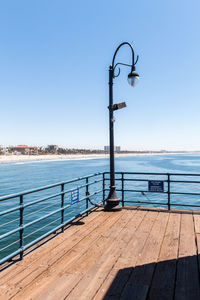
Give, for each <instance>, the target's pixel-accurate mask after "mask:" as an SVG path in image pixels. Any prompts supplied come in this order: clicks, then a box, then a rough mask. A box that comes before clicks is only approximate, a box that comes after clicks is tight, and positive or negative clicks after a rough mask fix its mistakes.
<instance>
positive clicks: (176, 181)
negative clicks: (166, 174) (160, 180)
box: [170, 179, 200, 183]
mask: <svg viewBox="0 0 200 300" xmlns="http://www.w3.org/2000/svg"><path fill="white" fill-rule="evenodd" d="M170 182H173V183H200V181H193V180H187V181H183V180H171V179H170Z"/></svg>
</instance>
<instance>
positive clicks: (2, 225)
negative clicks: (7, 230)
mask: <svg viewBox="0 0 200 300" xmlns="http://www.w3.org/2000/svg"><path fill="white" fill-rule="evenodd" d="M19 219H20V218H16V219H14V220H11V221H8V222H6V223H3V224H1V225H0V227H4V226H5V225H8V224H10V223H13V222H15V221H18V220H19Z"/></svg>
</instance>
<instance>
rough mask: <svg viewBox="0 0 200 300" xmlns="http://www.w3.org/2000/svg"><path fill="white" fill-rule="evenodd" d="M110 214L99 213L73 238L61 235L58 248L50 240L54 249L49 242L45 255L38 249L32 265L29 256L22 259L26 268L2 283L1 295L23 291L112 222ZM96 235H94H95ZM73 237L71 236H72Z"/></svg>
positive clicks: (10, 294)
mask: <svg viewBox="0 0 200 300" xmlns="http://www.w3.org/2000/svg"><path fill="white" fill-rule="evenodd" d="M112 219H113V218H112V214H111V213H108V214H107V215H105V214H104V213H101V215H100V216H99V217H98V218H96V219H93V221H92V223H90V222H89V223H88V224H86V225H85V227H84V225H83V227H82V230H80V232H76V234H75V235H74V238H71V239H70V240H68V239H67V238H66V239H64V235H65V234H66V235H67V236H68V234H67V231H66V232H65V233H64V234H63V235H62V238H63V243H61V244H60V247H61V248H60V247H58V246H57V245H56V240H57V238H55V239H54V240H52V241H53V242H54V243H53V245H54V247H53V248H51V246H52V245H51V242H52V241H51V242H49V243H47V244H45V245H44V248H45V253H46V254H45V255H44V253H43V252H42V251H40V249H38V251H34V252H33V253H32V254H33V257H34V256H35V255H36V256H37V259H36V260H34V259H33V260H34V263H33V264H32V263H31V262H30V259H31V257H32V255H31V257H30V258H29V256H27V257H26V258H24V260H23V261H22V264H23V265H25V266H26V268H25V269H24V270H23V271H21V272H20V273H19V274H18V275H17V276H15V277H14V278H11V279H10V280H9V281H7V282H6V284H5V282H4V287H3V288H2V289H1V290H2V295H5V296H6V295H9V297H11V296H12V295H13V294H16V293H17V292H18V291H20V290H21V289H23V288H24V287H25V286H26V285H28V284H30V283H31V282H32V281H33V280H34V279H35V278H37V277H38V276H41V275H42V273H43V272H45V271H46V270H47V269H49V267H50V266H51V265H54V264H55V263H56V262H58V261H60V260H62V258H63V256H66V255H67V254H68V252H69V251H71V252H72V251H73V250H72V249H73V247H75V246H76V245H77V244H78V243H80V242H81V241H82V240H84V239H85V238H87V236H88V235H89V234H90V233H91V232H94V233H95V230H96V229H97V228H98V227H100V228H101V227H103V228H104V226H105V225H104V224H105V221H106V220H109V221H110V222H111V221H112ZM95 234H96V233H95ZM72 237H73V236H72ZM27 260H28V261H29V262H30V264H28V263H27Z"/></svg>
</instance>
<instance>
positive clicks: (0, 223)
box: [0, 173, 103, 264]
mask: <svg viewBox="0 0 200 300" xmlns="http://www.w3.org/2000/svg"><path fill="white" fill-rule="evenodd" d="M102 182H103V176H102V173H96V174H92V175H88V176H85V177H81V178H76V179H73V180H70V181H66V182H59V183H56V184H53V185H48V186H44V187H41V188H38V189H34V190H29V191H25V192H23V193H18V194H12V195H9V196H5V197H1V198H0V264H3V263H4V262H7V261H9V260H11V259H12V258H13V257H15V256H17V255H19V257H20V258H21V259H22V257H23V255H24V252H25V251H26V250H27V249H28V248H30V247H32V246H33V245H35V244H36V243H38V242H39V241H41V240H43V239H44V238H46V237H47V236H49V235H51V234H53V233H55V232H56V231H58V230H59V229H61V231H64V227H65V226H66V225H67V224H69V223H71V222H72V221H73V220H74V219H76V218H77V217H78V216H81V215H82V214H84V213H87V212H89V211H90V210H91V209H92V208H93V207H94V206H95V204H97V203H99V202H101V201H102V199H103V188H102Z"/></svg>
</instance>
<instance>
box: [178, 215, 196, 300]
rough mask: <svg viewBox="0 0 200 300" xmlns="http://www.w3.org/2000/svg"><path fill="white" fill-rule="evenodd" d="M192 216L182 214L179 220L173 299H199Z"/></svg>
mask: <svg viewBox="0 0 200 300" xmlns="http://www.w3.org/2000/svg"><path fill="white" fill-rule="evenodd" d="M196 254H197V248H196V243H195V232H194V222H193V216H192V215H191V214H190V215H187V214H183V215H182V220H181V232H180V245H179V258H178V262H177V276H176V286H175V300H178V299H182V300H186V299H188V300H196V299H200V287H199V271H198V261H197V255H196Z"/></svg>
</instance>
